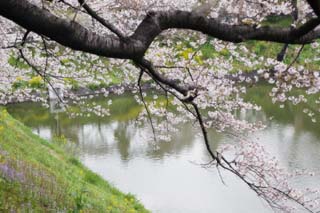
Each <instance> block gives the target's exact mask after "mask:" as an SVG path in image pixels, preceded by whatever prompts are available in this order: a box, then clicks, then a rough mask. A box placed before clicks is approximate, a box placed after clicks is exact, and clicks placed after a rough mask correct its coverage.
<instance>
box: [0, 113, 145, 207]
mask: <svg viewBox="0 0 320 213" xmlns="http://www.w3.org/2000/svg"><path fill="white" fill-rule="evenodd" d="M57 140H58V142H57V143H54V142H52V143H49V142H47V141H45V140H43V139H41V138H39V137H38V136H36V135H34V134H33V133H32V132H31V130H30V129H29V128H27V127H25V126H24V125H23V124H21V123H20V122H18V121H16V120H14V119H13V118H12V117H11V116H10V115H9V114H8V113H7V112H6V111H5V110H1V111H0V212H11V211H13V212H29V211H31V210H33V212H110V213H125V212H128V213H134V212H136V213H137V212H139V213H140V212H148V211H147V210H145V209H144V207H143V206H142V205H141V204H140V203H139V202H138V201H137V200H136V199H135V197H134V196H132V195H130V194H123V193H121V192H119V191H118V190H117V189H115V188H114V187H112V186H111V185H109V184H108V183H107V182H106V181H104V180H103V179H102V178H101V177H100V176H98V175H97V174H95V173H93V172H91V171H90V170H88V169H87V168H85V167H84V166H83V165H82V164H81V163H80V162H79V161H78V160H77V159H75V158H74V157H72V156H69V155H67V154H66V153H65V151H63V149H61V148H60V147H61V145H58V144H61V143H64V142H65V139H64V138H59V139H57ZM106 163H107V162H106Z"/></svg>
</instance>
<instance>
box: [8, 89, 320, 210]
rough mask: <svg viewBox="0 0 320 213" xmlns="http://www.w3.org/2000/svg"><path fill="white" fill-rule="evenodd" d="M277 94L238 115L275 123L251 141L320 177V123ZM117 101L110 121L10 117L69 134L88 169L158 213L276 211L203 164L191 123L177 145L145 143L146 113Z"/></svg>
mask: <svg viewBox="0 0 320 213" xmlns="http://www.w3.org/2000/svg"><path fill="white" fill-rule="evenodd" d="M269 89H270V88H269V87H264V86H260V87H258V88H253V89H251V90H250V91H249V93H248V95H247V98H249V99H251V100H254V101H255V102H256V103H258V104H260V105H262V111H261V112H247V113H238V116H240V117H246V118H247V119H249V120H253V121H258V120H262V121H264V122H265V123H266V124H267V125H268V127H267V128H266V129H265V130H263V131H261V132H258V133H257V134H255V135H252V136H250V137H254V138H256V137H259V138H260V143H262V144H264V145H265V146H266V148H267V150H268V151H269V152H270V153H272V154H273V155H274V156H276V157H278V159H279V161H280V163H281V165H282V166H284V167H285V168H286V169H288V170H295V169H299V168H307V169H310V170H312V171H320V131H319V129H320V128H319V127H320V124H319V123H313V122H312V121H311V120H310V119H309V118H308V117H307V116H306V115H305V114H304V113H302V109H303V108H304V107H306V106H301V107H294V106H292V105H286V106H285V108H284V109H280V108H279V106H277V105H273V104H272V103H270V102H269V100H270V99H269V98H268V97H267V95H266V93H267V92H268V90H269ZM112 99H113V104H112V105H111V111H110V112H111V116H110V117H106V118H101V117H96V116H91V117H77V118H74V119H69V118H68V117H67V116H66V115H65V114H64V113H50V111H49V110H48V109H46V108H43V107H41V105H39V104H36V103H23V104H16V105H11V106H9V107H8V111H9V112H10V113H11V114H12V115H13V116H14V117H15V118H17V119H19V120H21V121H22V122H24V123H25V124H26V125H27V126H29V127H31V128H32V129H33V130H34V132H36V133H38V134H39V135H40V136H42V137H44V138H48V139H50V138H52V137H54V136H55V135H64V136H65V137H66V138H68V139H70V140H71V141H73V142H74V143H75V144H76V146H77V148H78V150H79V151H78V152H77V154H78V155H79V158H80V159H81V161H82V162H83V163H84V164H85V165H87V166H88V167H89V168H91V169H92V170H93V171H95V172H97V173H99V174H100V175H102V176H103V177H105V178H106V179H107V180H108V181H110V182H112V183H113V184H114V185H115V186H117V187H118V188H119V189H121V190H122V191H125V192H130V193H133V194H135V195H137V197H138V198H139V199H141V202H142V203H143V204H144V205H145V206H146V207H147V208H149V209H151V210H152V211H153V212H161V213H180V212H181V213H188V212H190V213H193V212H195V213H198V212H200V213H201V212H203V213H209V212H223V213H234V212H237V213H251V212H253V213H255V212H272V210H270V209H269V208H268V207H267V206H266V205H265V204H264V203H263V202H262V201H261V200H259V198H257V196H256V195H255V194H254V193H253V192H251V191H250V190H249V189H248V188H247V187H246V186H245V185H244V184H242V183H241V182H240V181H239V180H238V179H237V178H235V177H233V176H232V175H230V174H228V173H225V172H223V177H224V180H225V182H226V183H227V186H225V185H223V184H222V182H221V181H220V179H219V176H218V174H217V171H216V170H214V169H213V170H207V169H204V168H202V167H200V166H199V165H198V164H199V163H205V162H207V160H208V156H207V152H206V150H205V147H204V145H203V142H202V138H201V136H199V135H198V134H196V131H195V130H194V129H193V128H192V126H191V125H188V124H186V125H184V126H181V128H180V131H179V132H178V133H177V134H176V135H174V136H173V141H172V142H161V143H157V144H155V143H153V142H145V140H144V135H145V134H146V131H149V128H145V127H144V126H138V125H136V123H135V121H134V120H135V118H136V116H137V114H138V113H139V111H140V110H141V107H140V106H138V105H137V104H136V103H135V102H134V100H133V99H132V98H131V96H129V95H123V96H120V97H114V98H112ZM94 101H95V102H97V103H98V102H99V103H106V102H107V101H106V99H96V100H94ZM307 107H310V108H312V106H307ZM318 120H319V121H320V119H318ZM210 136H211V138H212V139H214V140H213V142H212V143H213V146H214V147H218V146H219V145H221V144H223V143H230V142H232V140H231V139H230V138H226V137H224V136H223V135H217V134H215V133H211V134H210ZM319 177H320V176H319V174H317V175H316V176H315V177H314V178H308V179H303V180H297V182H299V184H301V185H307V184H308V185H311V186H314V187H319V186H320V178H319Z"/></svg>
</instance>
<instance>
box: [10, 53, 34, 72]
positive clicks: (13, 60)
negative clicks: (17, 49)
mask: <svg viewBox="0 0 320 213" xmlns="http://www.w3.org/2000/svg"><path fill="white" fill-rule="evenodd" d="M8 63H9V64H10V65H11V66H13V67H16V68H18V69H29V68H30V67H29V65H28V64H27V63H26V62H24V61H23V60H22V59H21V58H17V57H16V56H15V55H14V54H11V55H10V57H9V59H8Z"/></svg>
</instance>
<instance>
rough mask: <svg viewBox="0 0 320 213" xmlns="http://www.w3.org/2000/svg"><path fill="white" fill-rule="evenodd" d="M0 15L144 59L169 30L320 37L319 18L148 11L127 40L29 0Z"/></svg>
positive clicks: (100, 50)
mask: <svg viewBox="0 0 320 213" xmlns="http://www.w3.org/2000/svg"><path fill="white" fill-rule="evenodd" d="M0 15H1V16H4V17H6V18H8V19H10V20H12V21H14V22H15V23H17V24H19V25H20V26H22V27H24V28H26V29H28V30H30V31H33V32H35V33H37V34H40V35H43V36H46V37H49V38H50V39H52V40H54V41H56V42H58V43H60V44H62V45H64V46H67V47H69V48H71V49H74V50H79V51H84V52H88V53H92V54H95V55H100V56H105V57H109V58H122V59H134V60H136V59H141V58H142V57H143V55H144V54H145V52H146V50H147V49H148V48H149V46H150V44H151V43H152V42H153V40H154V39H155V38H156V37H157V36H158V35H159V34H160V33H161V32H162V31H165V30H167V29H172V28H176V29H191V30H195V31H199V32H202V33H205V34H207V35H210V36H212V37H215V38H218V39H221V40H224V41H229V42H243V41H247V40H263V41H272V42H280V43H290V44H305V43H310V42H312V41H313V40H314V39H317V38H319V37H320V30H315V28H316V27H317V26H318V25H319V23H320V18H314V19H311V20H309V21H308V22H307V23H305V24H304V25H302V26H300V27H299V28H296V29H291V28H290V27H288V28H272V27H261V28H255V27H254V26H242V25H230V24H224V23H220V22H219V21H217V20H216V19H212V18H205V17H203V16H200V15H197V14H195V13H192V12H187V11H179V10H169V11H157V12H149V13H148V14H147V16H146V17H145V19H144V20H143V21H142V22H141V23H140V25H139V26H138V28H137V29H136V30H135V32H134V34H133V35H132V36H130V37H127V38H126V39H120V38H118V37H115V36H102V35H98V34H97V33H95V32H93V31H90V30H88V29H86V28H85V27H83V26H82V25H80V24H78V23H76V22H74V21H70V20H66V19H63V18H60V17H57V16H55V15H54V14H52V13H51V12H50V11H47V10H45V9H41V8H39V7H38V6H36V5H33V4H31V3H30V2H28V1H26V0H1V1H0Z"/></svg>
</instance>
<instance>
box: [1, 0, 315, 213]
mask: <svg viewBox="0 0 320 213" xmlns="http://www.w3.org/2000/svg"><path fill="white" fill-rule="evenodd" d="M203 5H204V6H203ZM201 6H202V8H201ZM203 8H205V9H206V10H203ZM0 16H1V18H0V23H1V25H0V33H1V38H2V39H1V41H0V49H1V50H0V55H1V61H0V63H1V65H2V68H1V74H0V80H1V84H2V85H1V87H0V90H1V91H0V102H1V103H2V104H7V103H10V102H14V101H25V100H32V101H42V102H43V104H44V105H48V100H47V95H46V94H47V92H46V88H47V86H51V87H52V88H55V85H57V84H62V85H64V89H65V94H64V95H65V96H66V97H67V99H68V101H63V100H61V101H62V102H63V104H64V105H66V106H67V105H68V104H80V105H81V104H82V105H84V106H85V107H83V112H81V113H79V112H70V115H71V116H79V115H86V114H87V113H92V112H93V113H96V114H98V115H100V116H106V115H108V113H109V111H108V109H107V108H104V107H101V106H87V105H86V104H85V102H84V100H83V98H82V97H81V95H83V94H80V93H81V92H79V90H80V91H83V90H84V89H83V88H90V92H91V93H90V94H89V95H88V97H90V95H91V96H92V95H96V94H103V95H105V96H106V97H107V96H108V94H109V93H111V92H112V93H116V94H121V93H123V92H124V91H129V92H131V93H132V94H133V95H134V97H135V98H136V101H137V102H138V103H140V104H142V105H143V106H144V108H145V110H144V111H143V112H142V113H141V117H142V118H144V119H146V120H148V121H149V124H150V132H151V133H152V136H151V137H150V138H152V139H153V140H155V141H157V140H170V138H168V137H166V133H165V132H166V131H174V130H175V125H178V124H179V123H183V122H190V121H197V122H198V127H197V128H199V131H200V132H201V133H202V135H203V139H204V142H205V145H206V148H207V151H208V153H209V155H210V156H211V158H212V161H211V162H210V165H212V166H216V167H217V168H218V169H219V168H223V169H225V170H228V171H230V172H231V173H233V174H234V175H236V176H238V177H239V178H240V179H241V180H242V181H243V182H244V183H245V184H247V185H248V187H250V188H251V189H252V190H253V191H255V192H256V193H257V195H258V196H260V197H261V198H262V199H263V200H264V201H266V202H267V203H268V204H269V205H270V206H271V207H273V208H274V209H278V210H279V209H280V210H281V211H286V212H293V211H296V210H297V209H296V208H295V207H296V206H295V205H291V203H292V202H293V203H295V204H296V205H298V206H300V207H302V208H304V209H305V210H306V211H309V212H317V211H319V209H320V206H319V191H318V190H317V189H314V190H311V189H309V188H307V189H295V188H293V187H292V186H291V185H290V181H289V177H292V174H288V173H286V172H285V171H283V170H282V169H281V168H280V166H279V165H278V164H277V162H276V161H275V160H274V159H273V158H272V156H270V155H268V154H267V153H266V152H265V150H264V148H263V147H262V146H261V145H259V143H258V142H257V141H250V140H248V139H247V137H246V134H250V133H252V132H254V131H257V130H259V129H262V128H264V124H263V123H261V122H257V123H252V122H249V121H246V120H240V119H238V118H237V117H236V116H235V115H234V112H235V111H237V110H240V111H245V110H259V109H260V107H259V106H257V105H255V104H254V103H250V102H248V101H245V100H244V99H243V96H242V95H243V94H244V93H245V92H246V88H247V87H248V86H252V85H254V84H257V83H258V82H261V81H262V82H267V83H270V84H271V85H272V87H273V88H272V90H271V91H270V96H271V100H272V102H274V103H279V104H280V107H282V106H283V104H284V103H286V102H291V103H292V104H294V105H296V104H301V103H306V102H308V104H309V106H311V107H309V108H306V109H305V110H304V111H305V112H306V114H308V115H309V116H310V117H311V119H312V121H314V122H316V118H315V115H316V114H317V113H319V103H320V99H319V97H318V96H316V98H312V99H310V98H308V97H309V96H310V95H317V94H318V93H319V90H320V76H319V67H320V64H319V62H318V61H319V58H318V56H317V55H318V54H319V52H320V49H319V48H318V46H319V44H318V40H317V39H318V38H319V36H320V28H319V24H320V3H319V1H318V0H307V1H302V0H259V1H247V0H232V1H225V0H223V1H213V0H211V1H199V2H198V1H197V0H176V1H171V0H160V1H156V0H131V1H129V0H123V1H120V0H103V1H102V0H99V1H98V0H88V1H85V0H78V1H76V0H0ZM277 54H278V56H279V54H280V56H281V57H276V55H277ZM149 89H154V90H156V91H158V92H159V94H160V95H161V96H163V97H165V101H161V100H159V95H153V98H152V100H146V93H147V90H149ZM294 90H299V91H300V92H299V93H298V94H296V95H295V94H292V91H294ZM82 93H83V92H82ZM87 93H89V92H88V90H85V94H87ZM170 106H173V107H170ZM275 107H276V105H275ZM157 118H165V119H157ZM209 128H213V129H216V130H218V131H222V132H224V133H225V134H228V135H230V136H236V138H237V140H238V141H239V142H238V143H237V144H235V145H232V146H231V145H228V146H223V147H221V148H219V149H218V150H213V149H212V147H210V143H209V141H210V140H214V138H209V137H208V134H207V129H209ZM227 156H232V157H227ZM304 175H309V173H307V172H306V173H304ZM311 175H312V174H311Z"/></svg>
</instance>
